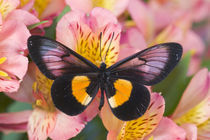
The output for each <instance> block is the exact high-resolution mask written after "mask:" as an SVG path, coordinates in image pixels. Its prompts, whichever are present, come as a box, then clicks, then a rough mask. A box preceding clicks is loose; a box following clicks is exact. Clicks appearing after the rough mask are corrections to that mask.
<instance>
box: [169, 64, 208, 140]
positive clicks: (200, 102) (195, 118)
mask: <svg viewBox="0 0 210 140" xmlns="http://www.w3.org/2000/svg"><path fill="white" fill-rule="evenodd" d="M198 81H199V82H198ZM171 119H173V120H174V121H175V122H176V123H177V124H178V125H181V127H183V128H184V129H185V130H186V132H188V136H187V137H188V138H189V137H193V139H192V140H196V139H197V137H198V138H199V137H206V138H207V139H209V138H210V135H209V134H210V133H209V132H210V130H209V121H210V72H208V70H207V69H206V68H204V69H201V70H200V71H199V72H197V73H196V74H195V76H194V77H193V78H192V80H191V81H190V83H189V85H188V86H187V88H186V89H185V91H184V93H183V96H182V98H181V100H180V102H179V104H178V106H177V108H176V110H175V112H174V113H173V115H172V117H171ZM196 133H197V134H198V136H197V135H196V136H193V135H194V134H196Z"/></svg>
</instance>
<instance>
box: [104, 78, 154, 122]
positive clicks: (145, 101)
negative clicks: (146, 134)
mask: <svg viewBox="0 0 210 140" xmlns="http://www.w3.org/2000/svg"><path fill="white" fill-rule="evenodd" d="M105 92H106V96H107V100H108V103H109V106H110V108H111V110H112V112H113V114H114V115H115V116H116V117H117V118H119V119H120V120H123V121H129V120H134V119H137V118H139V117H140V116H142V115H143V114H144V113H145V111H146V110H147V107H148V105H149V103H150V93H149V91H148V89H147V88H146V87H145V86H143V85H140V84H138V83H135V82H132V81H129V80H125V79H120V78H119V79H112V78H110V81H109V82H108V83H107V84H106V86H105Z"/></svg>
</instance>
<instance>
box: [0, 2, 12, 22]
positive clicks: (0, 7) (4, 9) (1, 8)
mask: <svg viewBox="0 0 210 140" xmlns="http://www.w3.org/2000/svg"><path fill="white" fill-rule="evenodd" d="M13 8H14V7H13V5H12V4H10V3H9V2H8V1H5V0H0V13H1V15H2V17H3V19H4V18H5V17H6V16H7V15H8V13H9V12H11V11H12V10H13Z"/></svg>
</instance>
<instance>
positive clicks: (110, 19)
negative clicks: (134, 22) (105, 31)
mask: <svg viewBox="0 0 210 140" xmlns="http://www.w3.org/2000/svg"><path fill="white" fill-rule="evenodd" d="M88 20H90V21H89V22H90V23H91V24H92V25H94V26H90V27H91V29H92V30H93V31H96V30H97V29H100V28H104V27H105V26H106V25H107V24H109V23H111V24H117V23H118V21H117V17H116V16H115V15H114V14H113V13H112V12H111V11H108V10H106V9H104V8H100V7H96V8H94V9H93V10H92V11H91V12H90V18H88V19H87V21H88ZM87 21H86V22H87ZM89 25H90V24H89Z"/></svg>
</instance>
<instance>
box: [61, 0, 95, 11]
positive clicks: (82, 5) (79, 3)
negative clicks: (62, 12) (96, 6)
mask: <svg viewBox="0 0 210 140" xmlns="http://www.w3.org/2000/svg"><path fill="white" fill-rule="evenodd" d="M65 1H66V4H67V5H69V6H70V7H71V9H72V10H73V11H77V10H79V11H82V12H85V13H89V12H90V11H91V10H92V8H93V5H92V1H91V0H65Z"/></svg>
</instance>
